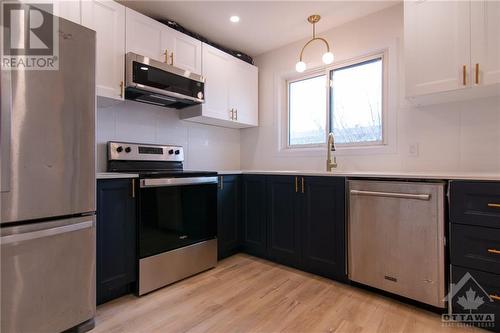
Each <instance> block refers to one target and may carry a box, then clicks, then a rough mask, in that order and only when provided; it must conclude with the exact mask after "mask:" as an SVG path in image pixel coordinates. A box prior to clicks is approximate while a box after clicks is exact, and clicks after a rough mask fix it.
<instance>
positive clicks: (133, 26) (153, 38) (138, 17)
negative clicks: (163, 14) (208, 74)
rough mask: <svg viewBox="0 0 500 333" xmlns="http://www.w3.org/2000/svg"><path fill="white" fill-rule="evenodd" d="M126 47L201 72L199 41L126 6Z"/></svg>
mask: <svg viewBox="0 0 500 333" xmlns="http://www.w3.org/2000/svg"><path fill="white" fill-rule="evenodd" d="M126 26H127V27H126V31H127V32H126V36H127V37H126V41H127V42H126V50H127V52H134V53H137V54H139V55H142V56H145V57H149V58H151V59H155V60H157V61H161V62H167V63H168V64H170V65H174V66H176V67H178V68H181V69H185V70H188V71H190V72H192V73H196V74H201V42H200V41H199V40H197V39H195V38H192V37H190V36H188V35H185V34H183V33H181V32H179V31H177V30H174V29H172V28H169V27H168V26H166V25H165V24H162V23H160V22H158V21H156V20H154V19H152V18H150V17H148V16H146V15H143V14H141V13H138V12H136V11H134V10H132V9H129V8H127V18H126Z"/></svg>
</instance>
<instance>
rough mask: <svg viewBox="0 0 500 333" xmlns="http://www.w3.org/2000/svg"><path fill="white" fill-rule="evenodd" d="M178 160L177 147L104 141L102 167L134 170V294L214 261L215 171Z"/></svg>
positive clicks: (181, 151)
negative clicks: (104, 163)
mask: <svg viewBox="0 0 500 333" xmlns="http://www.w3.org/2000/svg"><path fill="white" fill-rule="evenodd" d="M183 162H184V149H183V147H181V146H175V145H154V144H139V143H127V142H108V171H110V172H126V173H131V172H132V173H137V174H139V178H138V179H136V180H134V186H137V188H138V189H139V191H138V193H137V204H138V218H137V224H138V225H137V231H138V237H137V239H138V246H137V248H138V256H137V265H138V287H137V294H138V295H143V294H146V293H148V292H151V291H153V290H155V289H158V288H161V287H163V286H165V285H168V284H170V283H173V282H176V281H178V280H181V279H184V278H186V277H188V276H190V275H193V274H196V273H199V272H201V271H204V270H207V269H210V268H212V267H214V266H215V265H216V263H217V239H216V235H217V185H218V177H217V172H213V171H193V170H184V167H183Z"/></svg>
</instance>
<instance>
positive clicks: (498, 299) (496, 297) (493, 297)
mask: <svg viewBox="0 0 500 333" xmlns="http://www.w3.org/2000/svg"><path fill="white" fill-rule="evenodd" d="M490 298H491V299H492V300H495V301H500V296H497V295H491V294H490Z"/></svg>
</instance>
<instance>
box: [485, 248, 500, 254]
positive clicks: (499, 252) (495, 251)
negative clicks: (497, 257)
mask: <svg viewBox="0 0 500 333" xmlns="http://www.w3.org/2000/svg"><path fill="white" fill-rule="evenodd" d="M488 252H489V253H493V254H500V250H497V249H488Z"/></svg>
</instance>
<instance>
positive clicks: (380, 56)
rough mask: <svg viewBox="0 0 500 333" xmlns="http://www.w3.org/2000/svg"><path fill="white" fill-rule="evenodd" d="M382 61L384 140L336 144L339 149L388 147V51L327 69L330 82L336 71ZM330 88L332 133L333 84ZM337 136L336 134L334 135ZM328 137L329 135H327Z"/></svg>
mask: <svg viewBox="0 0 500 333" xmlns="http://www.w3.org/2000/svg"><path fill="white" fill-rule="evenodd" d="M376 59H381V61H382V101H381V102H382V105H381V112H382V140H380V141H363V142H353V143H336V144H335V145H336V146H337V147H339V148H350V147H351V148H357V147H378V146H385V145H387V136H388V135H387V126H388V116H387V113H388V112H387V81H388V80H387V76H388V74H387V73H388V72H387V50H384V51H381V52H373V53H370V54H367V55H365V56H361V57H357V58H352V59H349V60H346V61H343V62H340V63H336V64H334V65H333V66H330V67H328V68H327V72H328V81H330V75H331V73H332V72H333V71H334V70H338V69H342V68H345V67H349V66H353V65H357V64H362V63H364V62H368V61H371V60H376ZM328 83H329V88H328V104H327V121H328V123H327V129H328V132H331V131H332V130H333V129H332V127H331V119H330V117H331V115H332V105H331V94H332V89H331V88H330V86H331V82H328ZM334 134H335V133H334ZM327 136H328V133H327Z"/></svg>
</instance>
